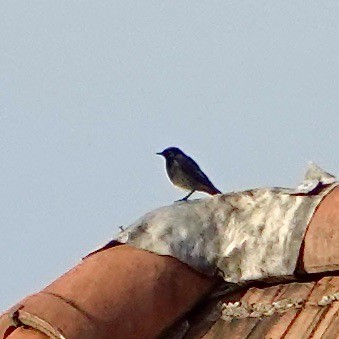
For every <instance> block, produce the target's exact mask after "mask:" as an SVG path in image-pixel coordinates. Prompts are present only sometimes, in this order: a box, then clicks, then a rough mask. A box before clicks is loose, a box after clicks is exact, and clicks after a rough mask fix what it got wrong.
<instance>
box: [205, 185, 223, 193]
mask: <svg viewBox="0 0 339 339" xmlns="http://www.w3.org/2000/svg"><path fill="white" fill-rule="evenodd" d="M204 191H205V192H206V193H208V194H210V195H215V194H221V192H220V191H219V190H218V189H217V188H215V187H214V186H209V187H206V188H205V190H204Z"/></svg>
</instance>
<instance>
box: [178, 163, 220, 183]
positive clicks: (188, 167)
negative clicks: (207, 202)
mask: <svg viewBox="0 0 339 339" xmlns="http://www.w3.org/2000/svg"><path fill="white" fill-rule="evenodd" d="M182 157H183V158H182V159H180V161H179V163H180V167H181V169H182V171H183V172H184V173H185V174H186V175H187V176H190V177H192V179H194V180H196V181H197V182H199V183H200V184H202V185H206V186H209V187H214V186H213V184H212V183H211V181H210V180H209V179H208V177H207V175H206V174H205V173H204V172H203V171H202V170H201V169H200V167H199V165H198V164H197V163H196V162H195V161H194V160H193V159H192V158H190V157H188V156H182Z"/></svg>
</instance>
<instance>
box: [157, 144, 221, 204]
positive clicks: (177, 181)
mask: <svg viewBox="0 0 339 339" xmlns="http://www.w3.org/2000/svg"><path fill="white" fill-rule="evenodd" d="M157 154H158V155H162V156H163V157H164V158H165V159H166V171H167V175H168V177H169V179H170V180H171V182H172V183H173V185H175V186H178V187H180V188H183V189H185V190H189V191H190V192H189V194H188V195H186V196H185V197H184V198H183V199H181V200H183V201H185V200H187V199H188V198H189V197H190V196H191V195H192V194H193V193H194V192H195V191H201V192H206V193H208V194H211V195H214V194H218V193H221V192H220V191H219V190H218V189H216V188H215V187H214V185H213V184H212V183H211V181H210V180H209V179H208V178H207V175H206V174H205V173H204V172H203V171H202V170H201V169H200V167H199V165H198V164H197V163H196V162H195V161H194V160H193V159H192V158H190V157H189V156H188V155H186V154H185V153H184V152H183V151H181V150H180V149H179V148H177V147H168V148H166V149H165V150H163V151H162V152H160V153H157Z"/></svg>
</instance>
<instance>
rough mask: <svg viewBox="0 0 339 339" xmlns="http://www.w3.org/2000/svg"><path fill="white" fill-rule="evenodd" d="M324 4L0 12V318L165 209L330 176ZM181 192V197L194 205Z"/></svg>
mask: <svg viewBox="0 0 339 339" xmlns="http://www.w3.org/2000/svg"><path fill="white" fill-rule="evenodd" d="M338 17H339V2H338V1H335V0H333V1H329V0H323V1H314V0H309V1H281V0H277V1H267V0H265V1H263V0H258V1H248V0H242V1H201V0H195V1H177V2H173V1H147V0H146V1H142V2H141V1H128V0H124V1H100V2H93V1H85V0H84V1H37V0H32V1H17V0H11V1H3V2H1V4H0V156H1V159H2V161H1V163H0V174H1V175H0V187H1V189H0V204H1V207H2V213H1V219H2V226H1V235H2V237H1V242H0V249H1V260H0V271H1V275H0V311H4V310H5V309H7V308H8V307H10V306H12V305H13V304H14V303H16V302H18V301H19V300H20V299H22V298H23V297H25V296H26V295H28V294H31V293H34V292H37V291H39V290H40V289H41V288H43V287H44V286H46V285H47V284H49V283H50V282H52V281H53V280H54V279H56V278H57V277H58V276H60V275H61V274H63V273H64V272H66V271H67V270H69V269H70V268H71V267H73V266H74V265H76V264H77V263H79V261H80V259H81V257H83V256H84V255H86V254H87V253H88V252H90V251H91V250H93V249H94V248H96V247H97V246H98V245H100V244H104V243H105V242H106V241H108V240H110V239H111V238H112V237H113V236H114V235H116V233H117V231H118V226H120V225H124V226H128V225H129V224H131V223H132V222H133V221H135V220H136V219H138V218H139V217H140V216H142V215H143V214H144V213H146V212H148V211H150V210H153V209H155V208H157V207H160V206H163V205H169V204H171V203H172V202H173V201H174V200H177V199H180V198H182V197H183V196H184V194H185V192H182V191H179V190H178V189H176V188H174V187H173V186H172V185H171V184H170V182H169V181H168V179H167V177H166V174H165V170H164V160H163V159H162V158H161V157H158V156H156V155H155V153H156V152H159V151H161V150H163V149H164V148H165V147H168V146H177V147H180V148H182V150H183V151H185V152H186V153H188V154H189V155H191V156H192V157H193V158H194V159H195V160H196V161H197V162H198V163H199V165H200V166H201V168H202V169H203V170H204V171H205V172H206V174H207V175H208V176H209V178H210V179H211V181H212V182H213V183H214V184H215V186H216V187H217V188H219V189H220V190H221V191H223V192H230V191H237V190H244V189H249V188H254V187H262V186H265V187H266V186H283V187H294V186H295V185H297V184H298V182H300V180H301V179H302V176H303V174H304V172H305V170H306V167H307V163H308V161H314V162H316V163H317V164H319V165H320V166H321V167H322V168H324V169H325V170H326V171H328V172H330V173H333V174H335V175H338V173H339V158H338V154H339V137H338V134H339V133H338V131H339V127H338V126H339V58H338V55H339V40H338V36H339V21H338ZM206 197H207V196H206V195H204V194H194V195H193V196H192V198H206Z"/></svg>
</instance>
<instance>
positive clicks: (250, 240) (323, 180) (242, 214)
mask: <svg viewBox="0 0 339 339" xmlns="http://www.w3.org/2000/svg"><path fill="white" fill-rule="evenodd" d="M336 185H337V184H336V182H335V177H334V176H332V175H330V174H328V173H326V172H324V171H322V170H321V169H320V168H319V167H318V166H316V165H315V164H313V163H311V164H310V165H309V168H308V171H307V173H306V175H305V178H304V180H303V182H302V183H301V184H300V185H299V186H298V187H297V188H296V189H286V188H276V187H275V188H257V189H252V190H247V191H243V192H234V193H229V194H221V195H215V196H213V197H211V198H207V199H198V200H191V201H187V202H176V203H174V204H172V205H170V206H166V207H160V208H158V209H156V210H154V211H152V212H150V213H147V214H145V215H144V216H143V217H141V218H140V219H138V220H137V221H136V222H134V223H133V224H132V225H131V226H129V227H128V228H126V229H125V230H123V231H122V232H121V233H120V234H119V235H118V236H117V237H116V238H115V239H114V241H117V242H119V243H127V244H129V245H132V246H134V247H137V248H140V249H144V250H148V251H151V252H154V253H157V254H160V255H169V256H172V257H175V258H177V259H179V260H180V261H182V262H184V263H186V264H188V265H189V266H191V267H192V268H194V269H196V270H198V271H199V272H202V273H204V274H206V275H215V274H219V275H221V276H222V277H223V278H224V280H225V281H227V282H232V283H240V282H245V281H250V280H258V279H266V278H269V277H281V276H291V275H293V272H294V270H295V267H296V264H297V259H298V255H299V250H300V246H301V243H302V240H303V237H304V234H305V231H306V227H307V225H308V223H309V221H310V219H311V217H312V215H313V213H314V211H315V208H316V207H317V205H318V204H319V203H320V202H321V200H322V199H323V198H324V196H325V195H326V194H327V193H328V192H330V191H331V190H332V189H333V188H334V187H335V186H336Z"/></svg>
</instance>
